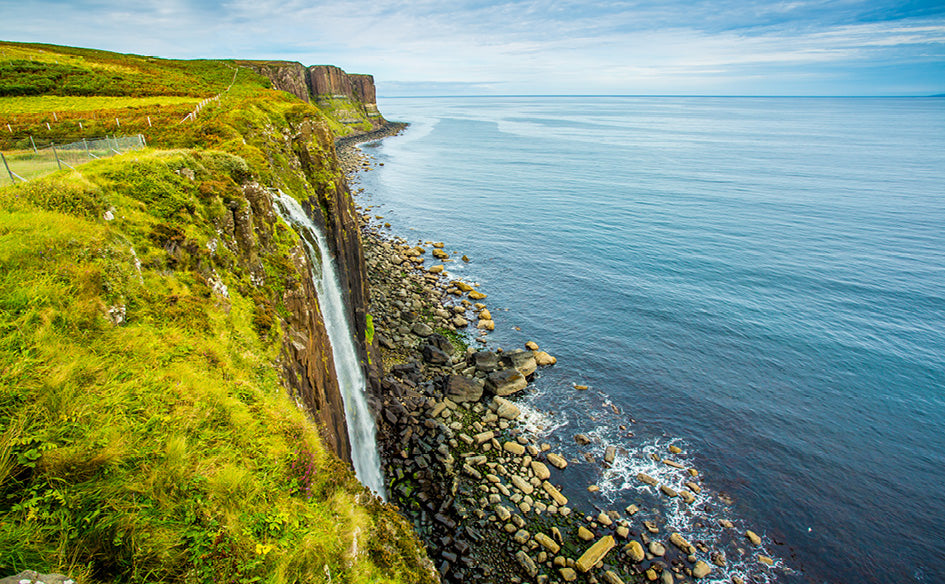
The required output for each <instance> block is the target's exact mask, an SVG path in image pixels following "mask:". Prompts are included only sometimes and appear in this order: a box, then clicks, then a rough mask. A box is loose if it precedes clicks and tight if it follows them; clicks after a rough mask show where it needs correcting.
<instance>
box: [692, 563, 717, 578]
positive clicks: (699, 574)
mask: <svg viewBox="0 0 945 584" xmlns="http://www.w3.org/2000/svg"><path fill="white" fill-rule="evenodd" d="M711 571H712V568H711V567H709V564H707V563H705V562H703V561H702V560H699V561H698V562H696V563H695V565H694V566H693V567H692V577H693V578H705V577H706V576H708V575H709V572H711Z"/></svg>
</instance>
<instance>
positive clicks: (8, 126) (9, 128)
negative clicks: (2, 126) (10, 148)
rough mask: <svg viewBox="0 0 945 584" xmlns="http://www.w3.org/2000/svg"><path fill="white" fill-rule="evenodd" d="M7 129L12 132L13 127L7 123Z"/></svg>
mask: <svg viewBox="0 0 945 584" xmlns="http://www.w3.org/2000/svg"><path fill="white" fill-rule="evenodd" d="M7 130H10V133H11V134H12V133H13V128H11V127H10V124H7Z"/></svg>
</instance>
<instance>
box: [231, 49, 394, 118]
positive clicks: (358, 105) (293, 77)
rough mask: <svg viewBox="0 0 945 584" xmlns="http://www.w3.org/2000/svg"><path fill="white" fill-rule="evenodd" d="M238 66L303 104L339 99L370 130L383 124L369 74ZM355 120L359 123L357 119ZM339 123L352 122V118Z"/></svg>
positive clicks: (271, 64) (273, 64)
mask: <svg viewBox="0 0 945 584" xmlns="http://www.w3.org/2000/svg"><path fill="white" fill-rule="evenodd" d="M240 64H241V65H244V66H247V67H250V68H252V69H253V70H254V71H256V72H257V73H259V74H260V75H262V76H264V77H267V78H268V79H269V80H270V81H271V82H272V86H273V87H274V88H275V89H279V90H281V91H285V92H287V93H291V94H292V95H294V96H296V97H298V98H299V99H301V100H302V101H305V102H306V103H311V102H328V101H331V100H341V101H343V102H346V103H347V104H348V105H350V106H351V107H352V108H354V110H356V111H357V113H359V114H361V115H363V116H364V117H366V118H367V119H368V120H369V121H370V122H371V126H372V127H373V128H379V127H381V126H383V125H384V123H385V121H384V118H383V117H382V116H381V114H380V112H379V111H378V109H377V90H376V89H375V86H374V76H372V75H361V74H351V73H345V71H344V70H342V69H341V68H339V67H336V66H334V65H312V66H310V67H305V66H304V65H302V64H301V63H297V62H292V61H241V62H240ZM356 117H357V118H358V119H357V121H361V120H360V116H356ZM341 121H342V122H346V121H350V122H353V121H355V119H354V118H352V119H350V120H348V119H342V120H341Z"/></svg>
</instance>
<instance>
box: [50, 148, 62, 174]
mask: <svg viewBox="0 0 945 584" xmlns="http://www.w3.org/2000/svg"><path fill="white" fill-rule="evenodd" d="M52 153H53V156H55V157H56V164H58V165H59V170H62V163H61V162H59V153H58V152H56V145H55V144H53V145H52Z"/></svg>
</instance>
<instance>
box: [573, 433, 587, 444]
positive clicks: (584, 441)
mask: <svg viewBox="0 0 945 584" xmlns="http://www.w3.org/2000/svg"><path fill="white" fill-rule="evenodd" d="M574 441H575V442H577V443H578V444H580V445H581V446H587V445H588V444H590V443H591V439H590V438H588V437H587V436H586V435H584V434H575V435H574Z"/></svg>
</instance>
